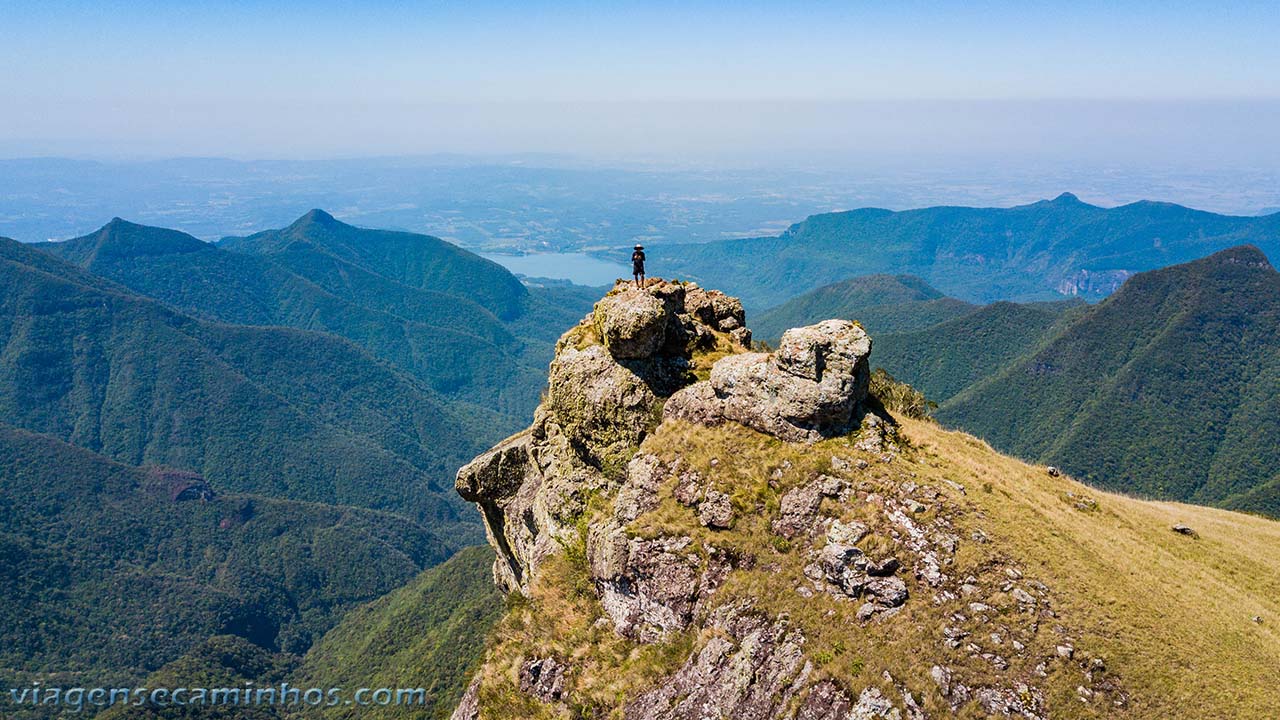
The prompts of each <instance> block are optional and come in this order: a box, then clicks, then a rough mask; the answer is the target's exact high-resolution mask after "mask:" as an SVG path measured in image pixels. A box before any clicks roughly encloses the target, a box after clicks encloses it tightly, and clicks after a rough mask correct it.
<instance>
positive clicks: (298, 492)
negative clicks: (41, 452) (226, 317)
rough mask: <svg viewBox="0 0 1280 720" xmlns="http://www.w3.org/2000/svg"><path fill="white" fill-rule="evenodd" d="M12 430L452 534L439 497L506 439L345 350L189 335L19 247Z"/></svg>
mask: <svg viewBox="0 0 1280 720" xmlns="http://www.w3.org/2000/svg"><path fill="white" fill-rule="evenodd" d="M0 417H3V418H4V419H5V420H6V421H8V422H10V423H12V424H14V425H16V426H20V427H23V428H26V429H28V430H31V431H34V432H41V433H48V434H51V435H53V436H55V437H58V438H61V439H64V440H66V441H68V442H71V443H73V444H75V445H79V446H81V447H85V448H87V449H89V450H93V451H95V452H101V453H103V454H105V455H108V456H110V457H113V458H115V459H117V460H120V461H122V462H125V463H128V464H152V463H154V464H165V465H170V466H174V467H179V468H184V469H190V470H195V471H198V472H201V473H202V474H204V475H205V476H206V477H208V478H209V480H210V481H211V482H213V483H215V484H216V485H217V486H218V487H221V488H224V489H227V490H234V491H241V492H256V493H263V494H268V495H272V496H277V497H287V498H291V499H299V500H311V501H318V502H333V503H340V504H351V505H360V506H365V507H374V508H385V509H395V510H399V511H403V512H406V513H408V514H410V515H411V516H413V517H415V518H417V519H419V520H424V521H425V520H431V521H433V522H446V523H449V522H455V521H457V518H458V517H459V514H458V513H459V510H460V504H459V503H458V502H457V501H456V500H455V499H453V498H452V496H451V493H448V492H447V491H441V487H442V485H443V482H447V479H448V477H449V476H450V475H451V474H452V472H453V469H454V468H456V467H457V466H458V465H459V464H460V463H461V462H462V461H463V460H464V459H465V458H466V457H468V456H469V455H470V454H471V453H473V452H474V449H475V448H476V447H477V446H478V444H479V443H480V442H482V441H483V440H484V439H485V438H486V437H487V436H494V435H499V434H500V432H499V430H498V428H496V427H494V424H493V423H492V422H491V421H490V420H488V419H487V418H485V417H483V416H477V415H469V416H460V415H458V414H456V413H455V412H454V411H453V409H451V408H450V407H449V405H448V404H447V403H445V402H443V401H442V400H441V399H440V398H439V397H438V396H436V395H435V394H434V393H433V392H432V391H431V390H430V388H427V387H425V386H424V385H423V384H422V383H420V382H418V381H416V380H414V379H412V378H410V377H408V376H407V375H404V374H402V373H399V372H397V371H395V370H394V369H393V368H391V367H390V366H388V365H386V364H384V363H381V362H379V361H378V360H376V359H375V358H373V357H372V356H370V355H369V354H368V353H366V352H364V351H362V350H360V349H359V348H357V347H356V346H354V345H352V344H350V343H348V342H346V341H344V340H341V339H338V338H335V337H332V336H330V335H326V334H321V333H314V332H306V331H300V330H292V329H284V328H252V327H236V326H228V325H220V324H215V323H209V322H203V321H198V320H193V319H191V318H190V317H187V316H184V315H180V314H178V313H176V312H173V311H172V310H169V309H167V308H164V307H162V306H161V305H159V304H157V303H155V302H153V301H150V300H147V299H144V298H141V297H139V296H136V295H132V294H130V293H129V292H128V291H126V290H125V289H123V288H121V287H119V286H113V285H112V284H111V283H109V282H107V281H104V280H102V279H100V278H97V277H95V276H92V275H88V274H86V273H84V272H83V271H81V270H79V269H78V268H76V267H74V266H72V265H69V264H67V263H64V262H61V261H59V260H56V259H54V258H52V257H50V256H48V255H46V254H44V253H41V252H38V251H37V250H35V249H32V248H30V247H27V246H24V245H21V244H19V243H17V242H14V241H11V240H0ZM446 487H447V486H446Z"/></svg>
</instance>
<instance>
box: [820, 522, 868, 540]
mask: <svg viewBox="0 0 1280 720" xmlns="http://www.w3.org/2000/svg"><path fill="white" fill-rule="evenodd" d="M867 532H868V530H867V526H866V525H863V524H862V523H860V522H858V521H856V520H851V521H849V522H847V523H845V522H840V521H839V520H833V521H831V527H829V528H827V541H828V542H832V543H837V544H839V545H856V544H858V541H859V540H861V539H862V538H864V537H866V536H867Z"/></svg>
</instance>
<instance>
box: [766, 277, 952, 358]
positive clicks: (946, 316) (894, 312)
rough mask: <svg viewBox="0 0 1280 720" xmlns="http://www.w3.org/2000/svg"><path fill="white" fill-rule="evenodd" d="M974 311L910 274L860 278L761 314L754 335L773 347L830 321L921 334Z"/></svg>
mask: <svg viewBox="0 0 1280 720" xmlns="http://www.w3.org/2000/svg"><path fill="white" fill-rule="evenodd" d="M974 309H975V308H974V306H973V305H971V304H969V303H967V302H964V301H963V300H956V299H955V298H949V297H946V296H944V295H943V294H942V293H941V292H940V291H938V290H937V289H935V288H933V287H930V285H929V284H928V283H926V282H925V281H924V280H921V279H920V278H918V277H913V276H911V275H864V276H862V277H856V278H850V279H848V280H841V281H840V282H837V283H832V284H830V285H824V286H823V287H820V288H818V289H816V290H812V291H810V292H807V293H805V294H803V295H801V296H799V297H796V298H793V299H791V300H788V301H787V302H785V303H783V304H782V305H779V306H778V307H776V308H773V309H772V310H768V311H766V312H763V313H761V314H760V315H759V316H758V317H756V319H755V320H754V321H753V322H752V329H753V331H754V332H755V333H756V335H757V336H758V337H759V338H760V339H762V340H766V341H768V342H770V343H775V342H777V341H778V339H780V338H781V337H782V333H784V332H786V330H787V329H789V328H793V327H803V326H805V325H810V324H812V323H815V322H819V321H822V320H826V319H828V318H846V319H853V320H857V321H858V322H860V323H862V326H863V327H865V328H866V329H867V332H870V333H879V334H883V333H892V332H906V331H910V330H919V329H922V328H926V327H929V326H930V325H934V324H936V323H940V322H943V321H945V320H950V319H952V318H957V317H962V316H964V315H967V314H968V313H970V312H973V310H974Z"/></svg>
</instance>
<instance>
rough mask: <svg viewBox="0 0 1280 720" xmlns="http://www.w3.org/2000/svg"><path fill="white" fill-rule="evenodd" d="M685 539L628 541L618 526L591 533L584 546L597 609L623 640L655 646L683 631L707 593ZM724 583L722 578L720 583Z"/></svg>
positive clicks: (709, 578) (710, 578)
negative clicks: (611, 622) (598, 601)
mask: <svg viewBox="0 0 1280 720" xmlns="http://www.w3.org/2000/svg"><path fill="white" fill-rule="evenodd" d="M690 543H691V541H690V539H689V538H658V539H654V540H645V539H640V538H628V537H627V535H626V532H625V531H624V530H623V529H622V528H621V526H619V525H617V524H612V523H611V524H607V525H602V526H599V527H595V528H592V530H591V532H590V534H589V535H588V541H587V558H588V561H589V562H590V565H591V575H592V577H593V578H594V579H595V581H596V587H597V588H598V589H599V593H600V604H601V606H602V607H603V608H604V611H605V613H606V614H607V615H608V616H609V618H610V619H611V620H612V621H613V625H614V629H615V630H616V631H617V633H618V634H619V635H621V636H623V637H628V638H632V639H635V640H639V641H640V642H657V641H658V640H661V639H663V638H665V637H667V636H669V635H670V634H671V633H674V632H679V631H681V630H684V629H685V628H686V627H688V625H689V621H690V620H691V619H692V617H693V612H694V608H695V607H696V605H697V602H698V600H699V598H700V596H701V594H702V593H703V592H704V591H705V590H706V587H705V586H704V579H705V580H707V581H710V582H712V583H714V582H715V581H716V576H715V575H714V574H713V575H707V576H704V572H703V571H704V570H705V568H704V567H703V565H702V562H701V560H700V559H699V558H698V556H697V555H696V554H693V553H691V552H688V550H689V545H690ZM719 579H720V580H723V577H720V578H719Z"/></svg>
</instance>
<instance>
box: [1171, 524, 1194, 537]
mask: <svg viewBox="0 0 1280 720" xmlns="http://www.w3.org/2000/svg"><path fill="white" fill-rule="evenodd" d="M1171 529H1172V530H1173V531H1174V532H1176V533H1178V534H1179V535H1186V536H1187V537H1191V538H1198V537H1200V533H1198V532H1196V531H1195V530H1193V529H1192V528H1190V527H1188V526H1186V525H1183V524H1182V523H1178V524H1177V525H1174V526H1173V527H1172V528H1171Z"/></svg>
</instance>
